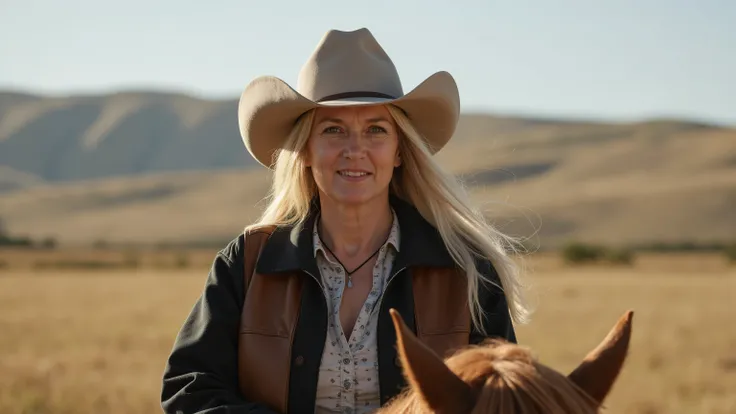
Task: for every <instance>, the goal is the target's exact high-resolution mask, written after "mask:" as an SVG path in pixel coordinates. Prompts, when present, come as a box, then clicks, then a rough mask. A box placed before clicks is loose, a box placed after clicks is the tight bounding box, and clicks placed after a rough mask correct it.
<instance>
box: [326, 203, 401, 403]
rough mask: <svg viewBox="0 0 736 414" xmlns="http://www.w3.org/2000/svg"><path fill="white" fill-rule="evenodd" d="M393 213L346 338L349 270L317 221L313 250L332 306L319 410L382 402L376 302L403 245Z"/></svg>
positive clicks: (377, 307)
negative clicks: (343, 314)
mask: <svg viewBox="0 0 736 414" xmlns="http://www.w3.org/2000/svg"><path fill="white" fill-rule="evenodd" d="M392 213H393V224H392V226H391V232H390V234H389V237H388V239H387V241H386V243H385V244H384V245H383V246H382V247H381V249H380V251H379V253H378V259H376V264H375V265H374V266H373V287H372V289H371V291H370V293H369V294H368V297H367V299H366V301H365V303H364V304H363V307H362V309H361V310H360V313H359V314H358V319H357V320H356V322H355V327H354V328H353V332H352V334H351V335H349V336H350V340H347V339H346V336H345V334H344V333H343V330H342V326H341V324H340V304H341V303H342V294H343V289H344V288H345V285H346V279H347V278H346V275H345V270H344V269H343V268H342V266H340V264H339V262H338V261H337V260H335V259H334V258H333V257H331V255H330V254H329V252H328V251H327V249H325V248H324V247H323V245H322V242H321V240H320V238H319V235H318V234H317V222H315V226H314V229H313V235H312V240H313V242H314V255H315V258H316V260H317V266H318V268H319V271H320V275H321V278H322V287H323V291H324V294H325V297H326V298H327V307H328V324H327V326H328V329H327V336H326V340H325V347H324V351H323V353H322V362H321V364H320V369H319V378H318V382H317V399H316V407H315V413H317V414H321V413H347V414H353V413H356V414H360V413H369V412H372V411H375V410H376V409H378V408H379V407H380V392H379V387H378V385H379V384H378V344H377V340H376V339H377V327H378V310H379V306H378V305H379V303H380V299H381V297H382V296H383V292H384V289H385V286H386V282H387V281H388V278H389V276H390V274H391V270H392V267H393V262H394V258H395V256H396V253H397V252H398V251H399V221H398V219H397V217H396V213H395V212H394V211H393V210H392ZM348 289H349V288H348Z"/></svg>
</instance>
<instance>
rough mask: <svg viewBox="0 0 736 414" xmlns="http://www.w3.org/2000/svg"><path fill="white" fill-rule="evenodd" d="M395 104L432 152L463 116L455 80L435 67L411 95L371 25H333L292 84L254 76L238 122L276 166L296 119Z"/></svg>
mask: <svg viewBox="0 0 736 414" xmlns="http://www.w3.org/2000/svg"><path fill="white" fill-rule="evenodd" d="M377 104H393V105H395V106H397V107H399V108H401V109H402V110H403V111H404V112H405V113H406V114H407V115H408V116H409V118H410V119H411V121H412V124H413V125H414V127H415V128H416V129H417V130H418V131H419V132H420V133H421V134H422V135H423V136H424V138H425V139H426V140H427V144H428V146H429V150H430V152H431V153H432V154H434V153H436V152H437V151H439V150H440V149H441V148H442V147H443V146H444V145H445V144H446V143H447V142H448V141H449V140H450V138H451V137H452V134H453V133H454V132H455V128H456V126H457V122H458V119H459V117H460V96H459V94H458V89H457V84H456V83H455V80H454V79H453V78H452V76H451V75H450V74H449V73H447V72H443V71H442V72H437V73H435V74H433V75H431V76H430V77H428V78H427V79H426V80H424V81H423V82H422V83H421V84H419V85H418V86H417V87H416V88H414V89H413V90H412V91H410V92H409V93H407V94H404V92H403V89H402V87H401V81H400V79H399V74H398V72H397V71H396V67H395V66H394V64H393V62H392V61H391V59H390V58H389V57H388V55H387V54H386V52H385V51H384V50H383V48H382V47H381V45H379V44H378V42H377V41H376V39H375V38H374V37H373V35H372V34H371V32H370V31H369V30H368V29H365V28H363V29H359V30H355V31H351V32H344V31H338V30H330V31H329V32H327V34H325V36H324V37H323V38H322V40H321V41H320V43H319V44H318V45H317V48H316V50H315V51H314V52H313V53H312V55H311V56H310V57H309V59H308V60H307V62H306V63H305V64H304V66H302V69H301V71H300V72H299V78H298V80H297V87H296V89H293V88H292V87H290V86H289V85H288V84H287V83H286V82H284V81H283V80H281V79H279V78H277V77H274V76H262V77H259V78H256V79H255V80H253V81H252V82H250V84H248V86H246V88H245V90H244V91H243V93H242V95H241V96H240V103H239V106H238V124H239V126H240V135H241V136H242V138H243V142H244V143H245V147H246V148H247V149H248V151H249V152H250V154H251V155H252V156H253V157H254V158H255V159H256V160H257V161H258V162H260V163H261V164H262V165H264V166H266V167H269V168H272V166H271V164H272V162H273V160H274V158H273V157H274V154H275V152H276V151H277V150H279V149H281V148H282V146H283V145H284V143H285V142H286V139H287V137H288V136H289V133H290V132H291V129H292V127H293V126H294V123H295V122H296V120H297V119H298V118H299V116H300V115H302V114H303V113H305V112H306V111H308V110H310V109H313V108H318V107H321V106H336V105H377Z"/></svg>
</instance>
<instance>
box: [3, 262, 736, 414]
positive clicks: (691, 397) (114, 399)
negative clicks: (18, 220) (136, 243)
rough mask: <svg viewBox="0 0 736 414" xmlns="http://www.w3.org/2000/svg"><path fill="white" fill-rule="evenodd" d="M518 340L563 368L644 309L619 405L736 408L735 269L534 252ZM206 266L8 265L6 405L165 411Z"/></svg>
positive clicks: (59, 410)
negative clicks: (574, 262)
mask: <svg viewBox="0 0 736 414" xmlns="http://www.w3.org/2000/svg"><path fill="white" fill-rule="evenodd" d="M530 270H531V272H532V273H531V274H532V277H531V278H530V280H531V281H532V282H533V283H534V285H535V291H534V292H535V298H536V299H535V301H536V302H537V303H538V312H537V314H536V316H535V319H534V321H533V322H532V323H531V324H530V325H528V326H523V327H520V328H519V329H518V336H519V340H520V342H522V343H524V344H526V345H528V346H530V347H531V348H533V349H534V350H535V352H536V353H537V355H538V356H539V357H540V359H541V360H542V361H544V362H546V363H547V364H548V365H550V366H552V367H555V368H558V369H560V370H562V371H567V370H569V369H571V368H572V367H573V366H574V365H575V364H576V363H577V361H578V360H579V359H580V358H582V357H583V356H584V354H585V353H586V352H587V351H588V349H589V348H591V347H593V346H594V345H596V344H597V343H598V341H599V340H600V339H602V337H603V336H604V335H605V333H606V332H607V331H608V329H609V328H610V327H611V326H612V324H613V323H614V322H615V320H616V319H617V318H618V316H619V315H621V314H622V313H623V312H624V311H625V310H626V309H629V308H631V309H634V310H635V315H634V336H633V342H632V344H631V353H630V359H629V360H628V363H627V365H626V366H625V371H624V373H623V374H622V376H621V377H620V380H619V382H618V383H617V385H616V387H615V389H614V391H613V393H612V394H611V395H610V398H609V400H608V401H607V406H608V410H607V412H610V413H642V414H644V413H646V414H655V413H668V414H678V413H683V414H684V413H688V414H694V413H736V391H735V390H736V324H734V318H735V317H736V307H735V306H734V298H735V297H736V295H735V294H736V267H733V266H731V267H729V265H728V264H727V263H726V261H725V259H724V258H722V257H720V256H706V255H694V256H649V257H642V258H641V259H640V260H638V261H637V263H636V265H635V266H634V267H632V268H629V267H619V268H617V267H597V266H588V267H580V268H568V267H565V266H563V265H562V264H561V263H560V262H559V261H558V260H557V259H556V258H554V257H545V258H539V259H532V260H531V261H530ZM206 271H207V268H206V267H202V266H196V267H188V268H182V269H176V268H168V269H163V268H162V269H152V268H148V267H142V268H139V269H132V270H131V269H129V270H117V271H116V270H110V271H100V270H97V271H72V270H38V269H37V270H33V269H31V268H28V267H22V266H21V267H17V268H15V267H7V268H6V269H4V270H2V269H0V372H2V375H0V413H18V414H31V413H33V414H42V413H55V414H71V413H78V414H87V413H109V414H117V413H156V412H160V408H159V405H158V396H159V391H160V377H161V373H162V370H163V367H164V361H165V359H166V356H167V354H168V352H169V350H170V347H171V345H172V341H173V339H174V336H175V334H176V332H177V330H178V329H179V326H180V324H181V323H182V321H183V319H184V317H185V316H186V314H187V312H188V311H189V308H190V307H191V305H192V304H193V302H194V300H195V299H196V298H197V296H198V295H199V293H200V290H201V288H202V285H203V282H204V278H205V276H206Z"/></svg>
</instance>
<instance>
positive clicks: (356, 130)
mask: <svg viewBox="0 0 736 414" xmlns="http://www.w3.org/2000/svg"><path fill="white" fill-rule="evenodd" d="M398 148H399V135H398V129H397V126H396V123H395V122H394V120H393V118H392V117H391V115H390V114H389V112H388V110H387V109H386V108H385V107H383V106H378V105H376V106H350V107H336V108H318V109H317V110H316V113H315V117H314V124H313V125H312V130H311V133H310V136H309V141H308V142H307V154H306V165H307V166H309V167H311V168H312V175H313V177H314V180H315V182H316V183H317V187H318V188H319V191H320V193H321V195H322V196H323V197H324V196H326V197H327V198H329V199H332V200H334V201H336V202H338V203H341V204H361V203H366V202H368V201H370V200H372V199H375V198H377V197H381V196H384V195H388V188H389V184H390V182H391V177H392V176H393V171H394V167H398V166H399V165H400V164H401V160H400V158H399V153H398Z"/></svg>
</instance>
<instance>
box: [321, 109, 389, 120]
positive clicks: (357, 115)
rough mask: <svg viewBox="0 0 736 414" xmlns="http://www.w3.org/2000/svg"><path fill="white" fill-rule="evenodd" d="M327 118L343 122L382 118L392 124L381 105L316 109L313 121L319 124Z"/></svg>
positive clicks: (387, 113) (386, 111)
mask: <svg viewBox="0 0 736 414" xmlns="http://www.w3.org/2000/svg"><path fill="white" fill-rule="evenodd" d="M327 118H331V119H340V120H344V121H348V120H355V119H357V120H359V121H360V120H368V119H377V118H383V119H385V120H387V121H389V122H393V118H391V114H389V112H388V110H387V109H386V107H385V106H383V105H354V106H338V107H320V108H317V110H316V113H315V121H316V122H321V121H322V120H324V119H327Z"/></svg>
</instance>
